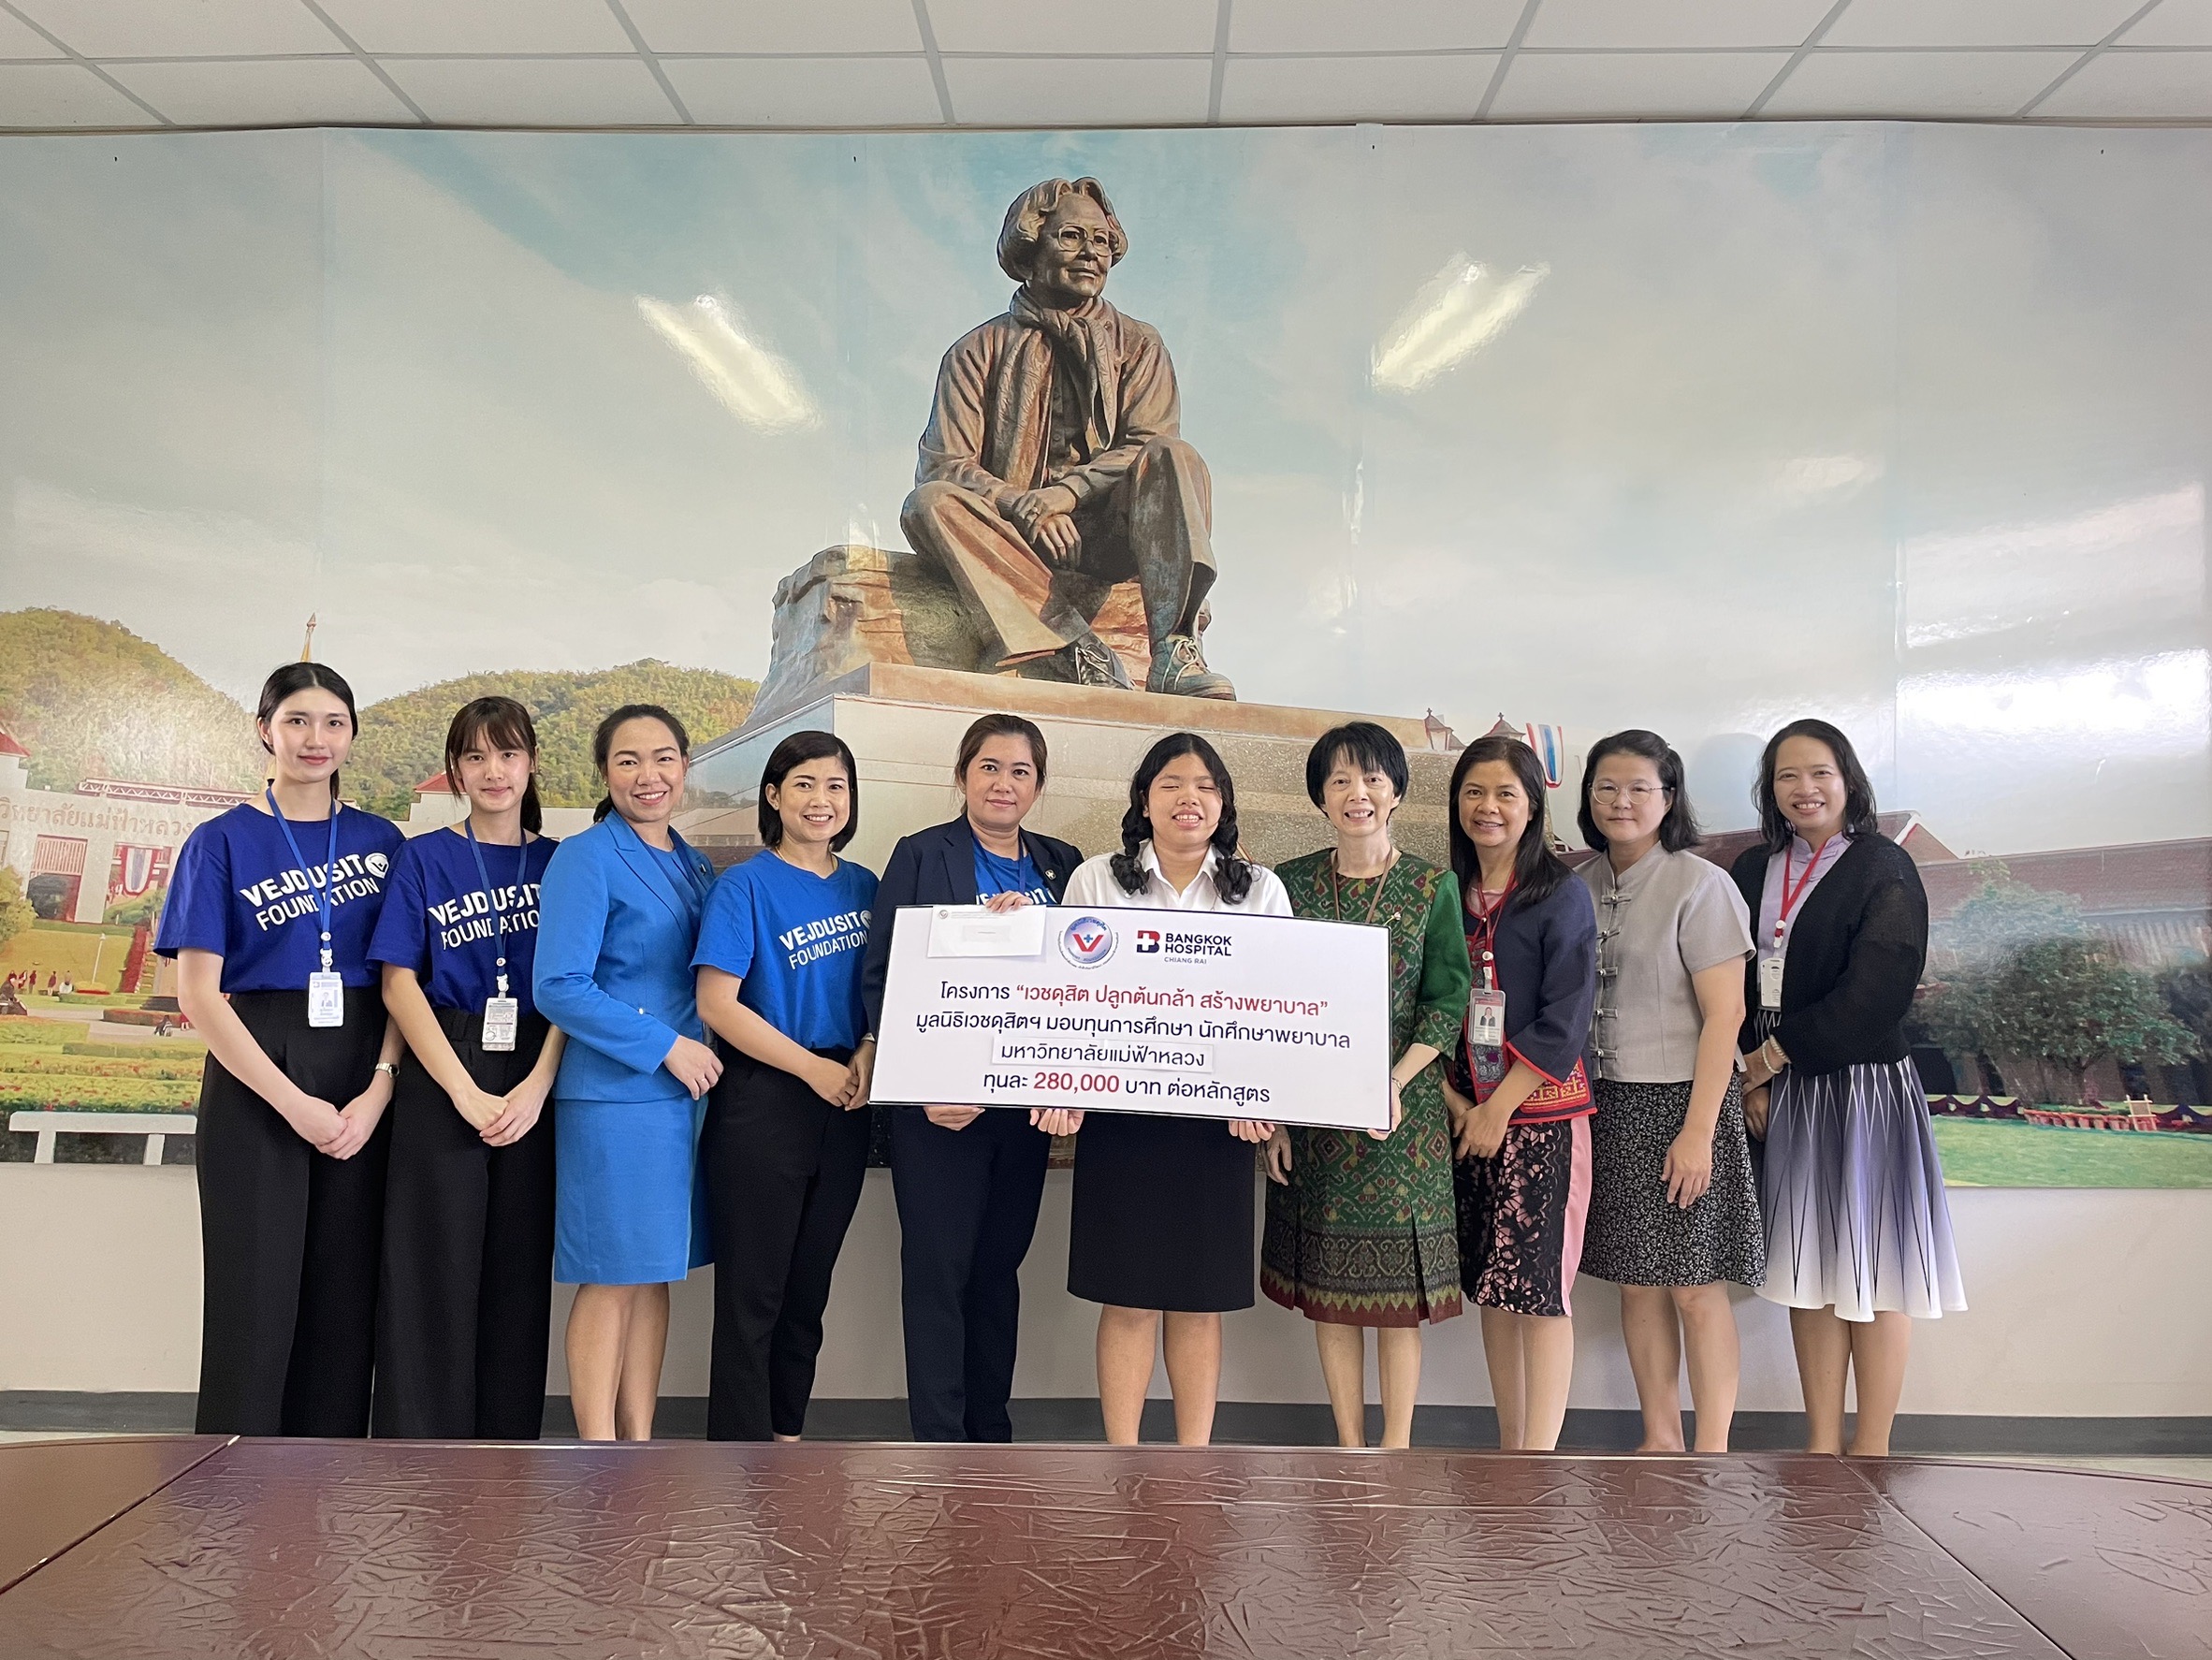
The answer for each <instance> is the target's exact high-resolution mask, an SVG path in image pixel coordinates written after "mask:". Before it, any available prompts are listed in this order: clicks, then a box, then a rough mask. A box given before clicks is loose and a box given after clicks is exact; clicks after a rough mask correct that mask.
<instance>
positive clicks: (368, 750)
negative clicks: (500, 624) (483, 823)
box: [345, 658, 760, 817]
mask: <svg viewBox="0 0 2212 1660" xmlns="http://www.w3.org/2000/svg"><path fill="white" fill-rule="evenodd" d="M759 689H760V688H759V686H758V684H757V683H756V682H754V681H751V680H741V679H738V678H737V677H735V676H733V675H723V674H718V673H716V672H715V671H714V670H712V669H687V668H677V667H676V666H675V665H673V664H671V663H656V662H654V661H653V660H652V659H650V658H647V659H645V660H644V661H642V662H638V663H623V664H621V665H620V666H619V667H617V668H608V669H591V670H587V671H584V672H581V673H561V672H553V671H548V670H540V669H516V670H511V671H508V672H505V673H498V674H480V675H464V676H462V677H460V678H458V679H455V680H441V681H440V682H439V683H438V684H437V685H435V686H425V687H423V688H421V689H420V690H419V691H415V692H403V693H401V694H400V696H398V697H387V698H386V699H384V701H383V702H381V703H374V704H371V705H370V706H368V707H367V708H365V709H363V710H362V711H361V735H360V737H359V738H358V740H357V741H356V743H355V745H354V752H353V759H352V760H351V761H350V762H349V763H348V764H347V766H346V769H345V789H346V794H348V795H349V796H351V797H352V798H353V799H354V800H356V801H358V802H359V803H360V804H361V805H362V806H363V807H368V808H374V809H375V810H376V811H378V812H382V813H389V814H392V815H393V816H395V817H396V816H400V815H402V814H404V813H405V812H406V810H407V808H408V804H409V803H410V802H412V801H413V800H414V798H415V786H416V785H418V784H420V783H421V782H422V781H423V780H424V779H428V778H429V777H431V776H432V775H434V774H436V773H438V772H441V771H443V770H444V766H445V728H446V725H447V724H448V722H450V721H452V719H453V712H454V711H455V710H456V709H458V708H459V707H460V706H461V705H462V704H464V703H467V702H468V701H469V700H470V699H471V698H473V697H485V696H488V695H490V694H492V693H494V692H497V693H502V694H503V695H505V696H508V697H513V698H519V699H520V700H521V701H522V702H523V703H524V704H525V705H526V706H528V707H529V709H530V711H531V715H532V716H533V717H534V718H535V720H536V721H537V727H538V794H539V795H540V796H541V797H542V798H543V800H544V801H545V803H546V806H547V807H589V806H590V805H591V803H593V802H594V801H597V800H598V799H599V797H600V794H601V792H600V785H599V777H598V774H597V773H595V772H594V771H593V770H592V766H591V732H592V728H594V727H596V726H597V725H598V724H599V721H600V719H601V717H602V716H604V714H605V713H606V712H607V711H608V710H609V709H612V708H616V707H618V706H621V705H623V704H626V703H657V704H660V705H662V706H663V707H665V708H667V709H669V710H671V711H672V712H673V713H674V714H675V715H676V717H677V719H678V720H679V721H683V723H684V724H685V726H686V727H688V728H689V729H690V731H691V741H692V742H693V743H694V744H699V743H704V742H705V741H706V740H707V739H708V738H712V737H719V736H720V735H722V734H723V733H725V732H728V731H730V730H731V729H733V728H734V727H736V726H738V725H740V724H742V723H743V721H744V720H745V717H746V715H747V713H748V712H749V710H750V709H751V708H752V699H753V693H754V692H757V691H759Z"/></svg>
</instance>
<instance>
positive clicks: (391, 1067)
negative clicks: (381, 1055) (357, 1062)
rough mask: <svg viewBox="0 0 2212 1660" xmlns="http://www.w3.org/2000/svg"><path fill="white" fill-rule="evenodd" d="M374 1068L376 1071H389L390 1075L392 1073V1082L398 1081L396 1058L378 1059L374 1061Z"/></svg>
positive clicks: (398, 1065)
mask: <svg viewBox="0 0 2212 1660" xmlns="http://www.w3.org/2000/svg"><path fill="white" fill-rule="evenodd" d="M376 1070H378V1071H380V1072H389V1073H391V1075H392V1081H393V1082H394V1083H397V1082H399V1078H400V1063H399V1062H398V1061H396V1060H380V1061H378V1062H377V1063H376Z"/></svg>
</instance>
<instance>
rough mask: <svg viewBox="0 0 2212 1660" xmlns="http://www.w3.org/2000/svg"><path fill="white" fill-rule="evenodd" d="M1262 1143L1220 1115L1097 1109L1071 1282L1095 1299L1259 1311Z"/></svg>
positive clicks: (1081, 1176) (1085, 1136)
mask: <svg viewBox="0 0 2212 1660" xmlns="http://www.w3.org/2000/svg"><path fill="white" fill-rule="evenodd" d="M1255 1180H1256V1172H1255V1169H1254V1161H1253V1157H1252V1143H1249V1142H1242V1141H1239V1140H1238V1139H1237V1138H1236V1137H1235V1136H1233V1135H1231V1134H1230V1132H1229V1125H1228V1122H1227V1121H1226V1120H1224V1119H1220V1118H1165V1117H1154V1116H1151V1115H1149V1114H1141V1113H1093V1114H1090V1115H1089V1116H1087V1117H1086V1118H1084V1121H1083V1133H1082V1134H1080V1135H1078V1136H1077V1137H1076V1138H1075V1200H1074V1214H1073V1216H1072V1217H1071V1218H1070V1223H1069V1237H1068V1290H1069V1294H1070V1296H1075V1297H1081V1298H1083V1299H1084V1301H1085V1302H1089V1303H1113V1304H1114V1305H1115V1306H1117V1307H1121V1308H1158V1309H1165V1310H1167V1311H1169V1312H1171V1313H1175V1314H1226V1313H1228V1312H1230V1310H1232V1309H1238V1308H1249V1307H1251V1306H1252V1301H1253V1282H1252V1226H1253V1223H1252V1217H1253V1199H1252V1188H1253V1183H1254V1181H1255Z"/></svg>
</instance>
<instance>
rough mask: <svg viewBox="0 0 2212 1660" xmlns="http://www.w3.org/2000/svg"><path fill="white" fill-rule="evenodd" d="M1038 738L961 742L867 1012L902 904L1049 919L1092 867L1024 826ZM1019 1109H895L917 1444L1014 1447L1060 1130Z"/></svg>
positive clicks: (887, 885) (896, 1181) (878, 962)
mask: <svg viewBox="0 0 2212 1660" xmlns="http://www.w3.org/2000/svg"><path fill="white" fill-rule="evenodd" d="M1044 767H1045V751H1044V734H1043V733H1041V732H1040V731H1038V729H1037V728H1036V726H1035V725H1033V724H1032V723H1031V722H1029V721H1025V720H1023V719H1022V718H1021V717H1020V716H1019V715H985V716H983V717H982V719H981V720H979V721H976V723H975V724H974V725H972V726H970V727H969V728H968V733H967V735H966V736H964V737H963V738H962V739H961V740H960V754H959V759H958V760H957V761H956V762H955V763H954V764H953V783H954V785H955V786H957V787H958V789H959V791H960V794H961V795H962V796H963V797H964V798H965V801H966V807H967V810H966V811H964V812H963V813H962V814H961V815H960V817H958V818H956V819H954V820H953V822H952V823H949V824H937V825H933V826H932V827H931V828H929V829H927V830H918V831H916V832H915V833H914V834H913V835H911V836H909V837H903V838H902V839H901V840H900V842H899V844H898V846H897V847H895V848H894V849H893V850H892V853H891V863H890V864H889V865H887V866H884V868H883V880H882V881H881V883H880V885H879V886H878V887H877V889H876V908H875V925H874V926H873V927H872V928H871V929H870V930H869V932H868V954H867V963H866V967H865V968H863V970H862V974H861V999H862V1001H863V1003H864V1004H865V1005H866V1010H867V1017H868V1028H869V1030H870V1031H874V1030H875V1029H876V1028H877V1027H879V1026H880V1024H881V1022H882V1018H883V983H884V979H885V976H886V971H887V969H888V968H889V966H890V960H891V926H892V920H893V918H894V917H895V916H896V915H897V910H898V907H900V906H901V905H973V904H976V903H978V902H979V900H980V901H981V902H982V903H984V904H987V905H989V906H991V907H992V908H993V909H994V910H1011V909H1012V908H1014V907H1016V906H1021V905H1056V904H1058V903H1059V899H1060V894H1061V891H1062V890H1063V889H1064V888H1066V887H1067V885H1068V879H1069V877H1070V876H1072V875H1073V874H1074V873H1075V867H1076V866H1078V865H1080V864H1082V863H1083V854H1082V852H1079V851H1078V850H1077V849H1075V848H1073V847H1070V845H1069V844H1068V843H1067V842H1064V841H1055V840H1054V839H1053V837H1049V836H1040V835H1038V834H1037V833H1036V832H1034V831H1031V830H1025V829H1024V828H1023V827H1022V821H1023V819H1024V818H1025V817H1026V816H1027V814H1028V811H1029V808H1031V807H1032V806H1034V805H1035V804H1036V801H1037V796H1038V793H1039V792H1040V791H1041V790H1042V789H1043V788H1044ZM1044 1116H1045V1115H1044V1114H1039V1113H1035V1112H1023V1111H1021V1110H1018V1109H1007V1108H999V1109H997V1110H995V1111H986V1110H985V1109H984V1108H982V1107H974V1106H956V1105H935V1106H902V1107H894V1108H893V1109H892V1114H891V1186H892V1192H893V1193H894V1195H895V1197H896V1198H897V1201H898V1225H899V1238H900V1245H899V1269H900V1282H901V1289H900V1303H901V1306H902V1310H903V1313H904V1317H905V1326H906V1343H907V1417H908V1420H909V1421H910V1423H911V1425H912V1427H913V1432H914V1439H915V1440H917V1441H1011V1440H1012V1439H1013V1423H1012V1420H1011V1419H1010V1418H1009V1417H1008V1416H1007V1410H1006V1403H1007V1398H1008V1397H1009V1396H1010V1395H1011V1394H1012V1392H1013V1369H1014V1339H1015V1336H1016V1333H1017V1332H1018V1329H1019V1327H1020V1324H1021V1313H1022V1288H1021V1281H1020V1279H1019V1277H1018V1275H1019V1273H1020V1270H1021V1266H1022V1259H1023V1258H1024V1257H1026V1256H1027V1255H1028V1253H1029V1240H1030V1237H1031V1235H1033V1234H1034V1233H1035V1232H1036V1231H1037V1207H1038V1204H1039V1202H1040V1201H1041V1199H1042V1198H1043V1195H1044V1167H1045V1160H1046V1158H1047V1156H1048V1155H1049V1154H1050V1153H1051V1151H1052V1136H1051V1135H1050V1134H1049V1133H1047V1132H1048V1130H1049V1129H1052V1128H1054V1126H1052V1125H1051V1124H1049V1123H1045V1122H1041V1121H1042V1120H1043V1119H1044Z"/></svg>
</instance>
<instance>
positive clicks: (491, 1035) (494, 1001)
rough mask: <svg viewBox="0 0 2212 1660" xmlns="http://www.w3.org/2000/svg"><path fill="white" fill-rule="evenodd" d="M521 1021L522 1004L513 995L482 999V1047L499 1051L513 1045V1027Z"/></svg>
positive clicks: (510, 1047)
mask: <svg viewBox="0 0 2212 1660" xmlns="http://www.w3.org/2000/svg"><path fill="white" fill-rule="evenodd" d="M521 1022H522V1005H521V1004H520V1003H519V1002H517V1000H516V999H515V998H513V997H486V998H485V999H484V1047H485V1048H487V1049H497V1050H501V1051H505V1050H509V1049H512V1048H514V1047H515V1028H516V1027H517V1026H519V1025H520V1024H521Z"/></svg>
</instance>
